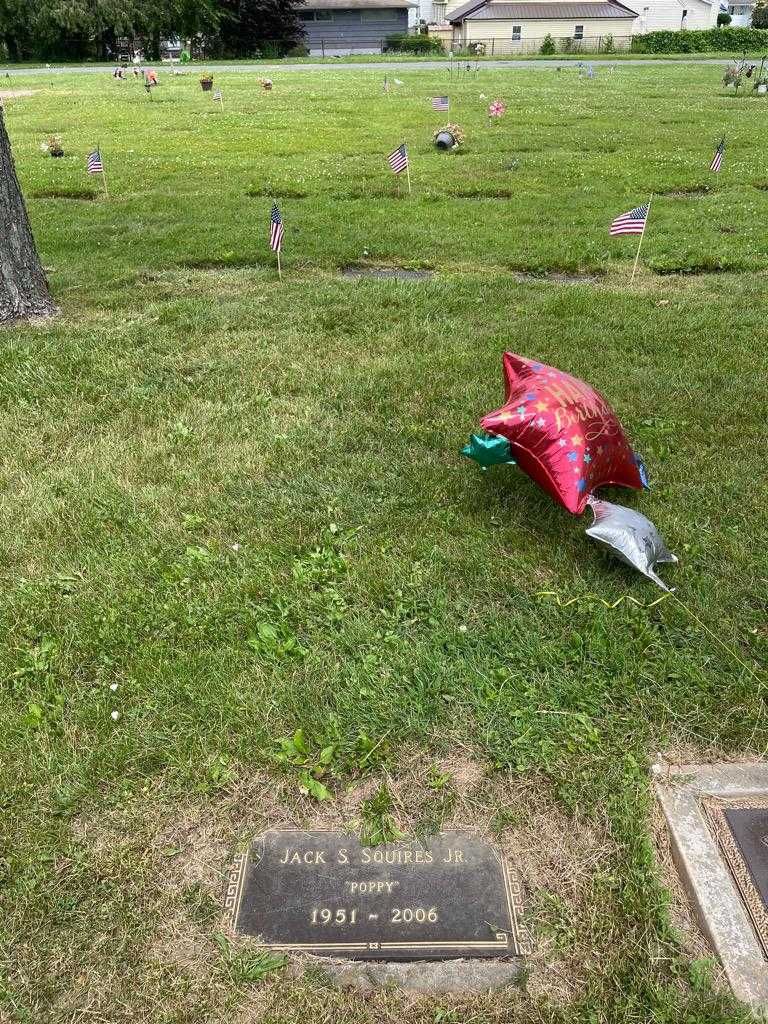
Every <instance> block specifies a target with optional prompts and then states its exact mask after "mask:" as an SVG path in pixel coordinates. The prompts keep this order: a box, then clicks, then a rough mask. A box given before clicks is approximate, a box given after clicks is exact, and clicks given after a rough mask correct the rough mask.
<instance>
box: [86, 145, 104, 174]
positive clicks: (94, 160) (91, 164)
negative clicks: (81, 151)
mask: <svg viewBox="0 0 768 1024" xmlns="http://www.w3.org/2000/svg"><path fill="white" fill-rule="evenodd" d="M86 167H87V170H88V173H89V174H103V173H104V164H103V163H102V162H101V153H100V152H99V151H98V149H94V151H93V152H92V153H89V154H88V161H87V164H86Z"/></svg>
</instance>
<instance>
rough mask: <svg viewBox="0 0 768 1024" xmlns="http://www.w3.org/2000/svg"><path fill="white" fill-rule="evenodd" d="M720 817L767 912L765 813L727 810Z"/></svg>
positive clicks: (767, 829)
mask: <svg viewBox="0 0 768 1024" xmlns="http://www.w3.org/2000/svg"><path fill="white" fill-rule="evenodd" d="M723 813H724V815H725V820H726V821H727V822H728V825H729V827H730V829H731V832H732V833H733V838H734V839H735V840H736V845H737V846H738V848H739V852H740V853H741V856H742V857H743V858H744V862H745V863H746V865H747V869H748V870H749V874H750V877H751V879H752V882H753V883H754V886H755V888H756V889H757V891H758V893H759V894H760V898H761V899H762V901H763V906H764V907H766V908H768V810H766V809H765V808H759V807H750V808H745V807H736V808H734V807H727V808H725V810H724V811H723Z"/></svg>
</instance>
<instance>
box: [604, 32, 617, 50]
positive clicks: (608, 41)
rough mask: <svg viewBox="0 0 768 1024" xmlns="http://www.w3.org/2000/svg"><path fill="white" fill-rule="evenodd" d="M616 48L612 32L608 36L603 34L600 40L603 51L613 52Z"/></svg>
mask: <svg viewBox="0 0 768 1024" xmlns="http://www.w3.org/2000/svg"><path fill="white" fill-rule="evenodd" d="M615 49H616V47H615V44H614V42H613V36H612V35H610V33H609V34H608V35H607V36H603V37H602V39H601V40H600V50H601V52H602V53H613V52H614V50H615Z"/></svg>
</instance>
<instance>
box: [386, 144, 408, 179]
mask: <svg viewBox="0 0 768 1024" xmlns="http://www.w3.org/2000/svg"><path fill="white" fill-rule="evenodd" d="M387 162H388V163H389V166H390V167H391V168H392V170H393V171H394V172H395V174H402V172H403V171H404V170H405V169H406V167H407V166H408V150H407V149H406V148H405V143H403V144H402V145H401V146H398V147H397V149H396V150H395V151H394V153H390V154H389V156H388V157H387Z"/></svg>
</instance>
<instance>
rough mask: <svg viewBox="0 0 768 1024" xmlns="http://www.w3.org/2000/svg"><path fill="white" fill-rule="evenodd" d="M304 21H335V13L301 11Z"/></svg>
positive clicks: (300, 14)
mask: <svg viewBox="0 0 768 1024" xmlns="http://www.w3.org/2000/svg"><path fill="white" fill-rule="evenodd" d="M299 17H300V18H301V20H302V21H333V11H299Z"/></svg>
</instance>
